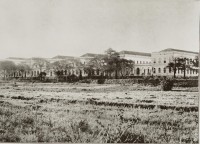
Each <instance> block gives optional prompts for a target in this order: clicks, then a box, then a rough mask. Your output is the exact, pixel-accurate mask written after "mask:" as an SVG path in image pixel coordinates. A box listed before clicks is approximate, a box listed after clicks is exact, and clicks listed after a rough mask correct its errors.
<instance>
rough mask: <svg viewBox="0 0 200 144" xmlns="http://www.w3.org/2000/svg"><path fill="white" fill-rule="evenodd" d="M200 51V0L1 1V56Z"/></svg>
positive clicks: (46, 56) (49, 56)
mask: <svg viewBox="0 0 200 144" xmlns="http://www.w3.org/2000/svg"><path fill="white" fill-rule="evenodd" d="M108 48H112V49H114V50H116V51H121V50H128V51H138V52H156V51H160V50H163V49H166V48H176V49H183V50H190V51H195V52H198V51H199V2H198V1H197V0H0V50H1V52H0V59H3V58H7V57H25V58H28V57H45V58H51V57H54V56H56V55H66V56H81V55H83V54H85V53H104V52H105V50H106V49H108Z"/></svg>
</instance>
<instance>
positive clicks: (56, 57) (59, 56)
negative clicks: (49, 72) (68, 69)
mask: <svg viewBox="0 0 200 144" xmlns="http://www.w3.org/2000/svg"><path fill="white" fill-rule="evenodd" d="M71 58H74V57H73V56H61V55H57V56H55V57H53V58H52V59H71Z"/></svg>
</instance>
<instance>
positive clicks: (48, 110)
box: [0, 83, 199, 143]
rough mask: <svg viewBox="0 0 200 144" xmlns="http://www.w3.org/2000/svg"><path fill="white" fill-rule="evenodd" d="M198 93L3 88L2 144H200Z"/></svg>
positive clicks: (26, 85)
mask: <svg viewBox="0 0 200 144" xmlns="http://www.w3.org/2000/svg"><path fill="white" fill-rule="evenodd" d="M198 141H199V140H198V92H197V88H192V89H190V88H184V89H180V88H179V89H178V88H175V89H174V90H173V91H168V92H164V91H160V90H159V88H158V87H143V86H139V85H97V84H30V83H24V84H23V83H20V84H19V86H18V87H13V86H12V85H10V84H7V85H1V86H0V142H77V143H82V142H84V143H86V142H95V143H99V142H101V143H105V142H113V143H124V142H126V143H134V142H135V143H161V142H165V143H180V142H181V143H198Z"/></svg>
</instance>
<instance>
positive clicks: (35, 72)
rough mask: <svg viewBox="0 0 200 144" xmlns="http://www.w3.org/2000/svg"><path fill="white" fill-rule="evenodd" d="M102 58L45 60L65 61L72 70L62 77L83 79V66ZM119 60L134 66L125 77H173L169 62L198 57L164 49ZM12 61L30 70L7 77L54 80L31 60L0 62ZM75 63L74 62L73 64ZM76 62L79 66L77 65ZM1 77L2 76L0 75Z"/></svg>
mask: <svg viewBox="0 0 200 144" xmlns="http://www.w3.org/2000/svg"><path fill="white" fill-rule="evenodd" d="M97 56H103V54H92V53H86V54H84V55H82V56H80V57H71V56H55V57H53V58H48V59H45V60H46V62H48V63H54V62H56V61H61V60H66V61H68V62H69V63H70V64H71V65H72V67H73V69H70V70H64V69H63V70H61V71H62V73H63V75H64V76H67V75H69V74H74V75H77V76H79V75H80V74H81V75H82V76H83V77H84V76H87V75H88V74H87V72H86V71H84V66H85V65H86V64H87V63H88V62H89V61H90V60H91V59H93V58H94V57H97ZM119 56H120V58H124V59H127V60H132V61H133V63H134V65H133V67H132V68H131V71H128V72H127V73H126V75H128V76H152V75H154V76H173V71H172V70H171V69H170V68H168V67H167V65H168V64H169V63H170V62H173V60H174V58H177V57H179V58H181V57H184V58H187V61H186V65H188V66H192V63H191V61H193V60H194V59H195V57H196V56H198V53H197V52H191V51H184V50H179V49H172V48H168V49H164V50H162V51H159V52H153V53H143V52H135V51H125V50H124V51H120V52H119ZM5 60H6V61H13V62H14V63H15V64H20V63H23V64H27V65H29V66H30V68H31V70H29V71H26V72H23V73H22V72H20V71H18V72H16V73H15V74H12V75H9V77H13V76H15V77H38V76H39V74H40V73H41V72H45V73H46V77H49V78H54V77H55V72H54V69H52V68H51V69H47V66H46V65H45V64H44V65H43V67H41V66H39V65H37V64H36V62H35V61H34V59H33V58H28V59H25V58H13V57H11V58H7V59H4V60H0V61H5ZM75 61H76V62H75ZM77 61H78V62H79V65H77ZM185 74H186V76H187V77H192V76H198V69H195V68H194V69H191V68H187V69H186V72H185ZM95 75H100V73H99V72H97V71H96V72H95ZM0 76H1V77H3V74H2V73H1V75H0ZM176 76H180V77H181V76H183V70H179V69H178V70H177V72H176Z"/></svg>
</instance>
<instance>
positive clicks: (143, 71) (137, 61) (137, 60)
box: [120, 51, 152, 76]
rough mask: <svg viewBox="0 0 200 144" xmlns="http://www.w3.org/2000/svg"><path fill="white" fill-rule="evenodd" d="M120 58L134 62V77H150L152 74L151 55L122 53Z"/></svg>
mask: <svg viewBox="0 0 200 144" xmlns="http://www.w3.org/2000/svg"><path fill="white" fill-rule="evenodd" d="M120 57H121V58H124V59H127V60H132V61H133V62H134V67H133V72H132V74H133V75H134V76H148V75H151V73H152V66H151V54H150V53H138V52H130V51H122V52H120Z"/></svg>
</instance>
